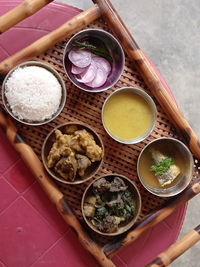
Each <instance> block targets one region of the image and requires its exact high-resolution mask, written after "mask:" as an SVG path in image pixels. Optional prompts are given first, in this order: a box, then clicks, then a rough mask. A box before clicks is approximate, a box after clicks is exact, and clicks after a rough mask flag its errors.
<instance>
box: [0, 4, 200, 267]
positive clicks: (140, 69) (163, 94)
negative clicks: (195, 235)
mask: <svg viewBox="0 0 200 267" xmlns="http://www.w3.org/2000/svg"><path fill="white" fill-rule="evenodd" d="M94 2H96V4H94V5H93V6H92V7H91V8H90V9H88V10H86V11H84V12H82V13H80V15H77V16H76V17H74V18H73V19H71V20H70V21H68V22H67V23H65V24H64V25H63V26H61V27H60V28H58V29H56V30H55V31H53V32H52V33H50V34H48V35H47V36H44V37H42V38H41V39H39V40H38V41H36V42H35V43H33V44H32V45H30V46H29V47H27V48H25V49H23V50H22V51H20V52H18V53H16V54H15V55H13V56H11V57H10V58H8V59H6V60H4V61H3V62H1V63H0V74H1V77H3V76H4V75H5V74H6V72H8V71H9V70H10V69H11V68H12V67H14V66H15V65H16V64H18V63H20V62H23V61H26V60H29V59H34V60H37V61H41V62H45V63H47V64H49V65H51V66H52V67H54V68H55V69H56V70H57V71H58V72H59V73H60V74H61V76H62V77H63V79H64V81H65V83H66V87H67V93H68V95H67V101H66V105H65V108H64V110H63V112H62V113H61V114H60V116H59V117H58V118H57V119H55V120H54V121H52V122H50V123H48V124H46V125H43V126H41V127H31V126H27V125H22V124H20V123H16V125H14V123H13V121H12V120H11V118H10V117H9V116H8V115H6V114H5V112H4V111H3V110H2V111H1V112H0V125H1V126H2V127H3V129H4V130H5V132H6V135H7V137H8V139H9V140H10V142H11V143H12V145H13V146H14V147H15V149H16V150H17V151H18V152H19V153H20V154H21V157H22V158H23V160H24V161H25V163H26V164H27V166H28V167H29V168H30V169H31V170H32V172H33V173H34V175H35V177H36V179H37V180H38V181H39V183H40V184H41V186H42V188H43V189H44V191H45V192H46V193H47V195H48V196H49V198H50V200H51V201H52V202H53V203H55V205H56V206H57V209H58V211H59V212H60V214H61V215H62V216H63V218H64V219H65V221H66V222H67V223H68V224H69V225H70V226H71V227H73V228H74V229H75V231H76V233H77V235H78V238H79V240H80V242H81V243H82V245H83V246H84V247H85V248H86V249H87V250H88V251H89V252H90V253H91V254H92V255H93V256H94V257H95V258H96V260H97V261H98V262H99V264H100V265H101V266H106V267H107V266H108V267H109V266H114V264H113V263H112V261H111V260H110V259H111V257H112V256H113V255H114V254H115V253H116V252H117V251H118V250H119V249H121V248H122V247H124V246H126V245H127V244H129V243H131V242H133V241H134V240H136V239H137V238H138V237H139V236H140V234H141V233H143V232H144V231H145V230H146V229H149V228H150V227H152V226H153V225H155V224H157V223H158V222H160V221H161V220H163V219H164V218H166V217H167V216H168V215H169V214H171V213H172V212H173V211H174V210H175V209H176V207H178V206H179V205H181V204H182V203H184V202H186V201H187V200H189V199H190V198H192V197H194V196H195V195H196V194H198V193H199V192H200V174H199V168H200V163H199V159H200V143H199V141H198V139H197V137H196V135H195V133H194V132H193V130H192V129H191V127H190V126H189V124H188V123H187V121H186V120H185V119H184V118H183V116H182V115H181V113H180V112H179V110H178V108H177V106H176V104H175V103H174V100H173V98H172V96H171V95H170V94H169V92H168V91H167V90H166V85H165V83H164V82H163V81H161V80H160V78H159V75H158V74H157V73H156V71H155V69H154V68H153V67H152V64H151V63H150V61H149V60H148V59H147V57H146V56H145V55H144V53H143V52H142V51H141V50H140V49H139V47H138V45H137V44H136V42H135V41H134V39H133V38H132V36H131V35H130V33H129V32H128V30H127V29H126V27H125V25H124V24H123V22H122V21H121V19H120V18H119V16H118V14H117V12H116V11H115V10H114V8H113V7H112V5H111V3H110V2H109V1H108V0H105V1H100V0H96V1H94ZM24 3H26V5H32V3H31V1H24ZM38 3H40V5H39V6H37V5H38ZM45 4H47V2H45V1H42V0H37V1H35V9H33V10H35V11H34V12H36V11H37V10H39V9H40V8H41V7H43V6H44V5H45ZM12 12H14V13H15V14H16V15H17V16H15V20H12V19H11V17H10V16H8V15H5V18H4V24H5V21H9V23H6V25H7V26H6V27H5V25H4V27H1V25H2V24H1V18H0V31H1V32H4V31H5V30H7V29H8V28H10V27H12V26H13V25H14V24H15V23H17V22H19V21H20V20H22V19H23V18H24V16H25V15H24V16H22V15H21V14H23V12H24V10H23V9H22V10H20V11H17V12H16V11H12ZM34 12H33V13H34ZM30 15H31V14H30ZM6 16H7V17H6ZM26 16H27V14H26ZM11 21H12V23H11ZM86 27H89V28H103V29H104V30H107V31H110V32H111V33H113V34H114V35H116V37H117V38H118V40H119V41H120V42H121V44H122V46H123V48H124V50H125V51H126V66H125V68H124V72H123V74H122V76H121V78H120V80H119V81H118V83H117V84H116V85H115V86H114V87H113V88H111V89H109V90H107V91H105V92H102V93H98V94H91V93H87V92H83V91H81V90H79V89H78V88H76V87H75V86H74V85H73V84H72V83H71V82H70V81H69V80H68V79H67V76H66V75H65V73H64V69H63V64H62V57H63V49H64V46H65V44H66V42H67V39H68V38H69V37H70V36H71V35H72V34H74V33H75V32H77V31H79V30H80V29H82V28H86ZM111 29H113V32H112V31H111ZM49 47H51V48H50V49H48V48H49ZM47 49H48V50H47ZM124 86H133V87H137V88H140V89H142V90H145V91H146V92H147V93H149V94H151V95H152V97H153V98H154V101H155V103H156V105H157V109H158V118H157V123H156V127H155V130H154V131H153V133H152V134H151V135H150V136H149V137H148V138H147V139H146V140H144V141H143V142H140V143H138V144H136V145H123V144H119V143H117V142H115V141H113V140H112V139H111V138H110V137H109V136H108V135H107V134H106V132H105V131H104V129H103V126H102V123H101V108H102V105H103V102H104V100H105V99H106V97H107V96H108V95H109V94H110V93H111V92H112V91H114V90H115V89H117V88H119V87H124ZM0 103H1V104H2V100H0ZM67 121H76V122H84V123H86V124H88V125H90V126H92V127H93V128H94V129H95V130H96V131H97V133H98V134H100V135H101V137H102V140H103V142H104V145H105V159H104V163H103V165H102V168H101V170H100V171H99V172H98V173H97V175H96V176H95V177H94V179H95V178H97V177H99V176H101V175H104V174H108V173H112V172H115V173H119V174H123V175H125V176H127V177H128V178H130V179H131V180H134V181H135V183H136V184H137V186H138V189H139V190H140V193H141V196H142V202H143V207H142V211H141V214H140V217H139V219H138V221H137V224H136V226H134V228H133V229H131V230H129V232H127V233H125V234H122V235H120V236H118V237H115V238H113V237H112V238H111V237H109V238H108V237H102V236H100V235H98V234H95V233H94V232H92V231H91V230H90V229H89V228H87V227H86V225H84V222H83V218H82V215H81V206H80V203H81V197H82V194H83V192H84V189H85V188H86V186H87V185H88V183H87V182H86V183H84V184H81V185H75V186H69V185H63V184H61V183H59V182H57V183H55V181H53V180H52V179H51V178H50V177H49V176H48V174H47V173H46V172H45V171H44V168H43V166H42V163H41V161H40V160H41V156H40V154H41V146H42V143H43V141H44V138H45V137H46V135H47V134H48V133H49V131H50V130H52V129H53V128H54V127H55V126H57V125H59V124H62V123H64V122H67ZM22 136H23V138H22ZM159 137H175V138H178V139H180V140H182V141H185V143H186V144H187V145H188V146H189V148H190V149H191V151H192V152H193V154H194V155H195V166H194V167H195V170H194V176H193V180H192V183H191V184H190V186H189V187H188V188H187V189H186V190H185V191H184V192H183V193H181V194H180V195H178V196H177V197H174V198H171V199H170V200H169V199H164V198H159V197H156V196H153V195H152V194H150V193H149V192H147V191H146V190H145V189H144V188H143V186H142V185H141V184H140V182H139V180H138V178H137V174H136V163H137V157H138V155H139V153H140V151H141V150H142V148H143V147H144V146H145V145H146V144H147V143H149V142H150V141H152V140H154V139H156V138H159ZM72 210H73V212H72ZM91 236H92V238H91ZM179 254H180V253H176V255H179ZM160 258H162V257H160ZM172 258H173V257H172ZM163 261H164V260H163ZM155 263H156V264H157V265H155V266H164V265H161V264H162V261H161V262H160V263H159V262H158V261H156V262H155ZM159 264H160V265H159ZM152 266H153V265H152Z"/></svg>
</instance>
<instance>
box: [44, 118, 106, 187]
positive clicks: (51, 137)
mask: <svg viewBox="0 0 200 267" xmlns="http://www.w3.org/2000/svg"><path fill="white" fill-rule="evenodd" d="M70 125H76V126H78V129H85V130H87V131H88V132H89V133H90V134H91V135H92V136H93V137H94V140H95V142H96V144H97V145H99V146H100V147H101V148H102V151H103V156H104V145H103V142H102V140H101V137H100V136H99V135H98V134H97V133H96V132H95V130H94V129H92V128H91V127H89V126H88V125H86V124H84V123H76V122H69V123H65V124H62V125H59V126H57V127H55V128H54V129H53V130H52V131H51V132H50V133H49V134H48V135H47V137H46V138H45V140H44V143H43V146H42V152H41V156H42V162H43V164H44V167H45V169H46V171H47V172H48V173H49V174H50V175H51V177H53V178H54V179H55V180H57V181H59V182H62V183H64V184H81V183H84V182H86V181H88V180H89V179H91V178H92V177H93V176H94V175H95V174H96V173H97V172H98V171H99V169H100V168H101V165H102V163H103V156H102V159H101V161H96V162H92V165H91V166H89V167H88V168H87V169H86V172H85V175H84V176H83V177H82V178H80V177H79V178H78V179H75V181H73V182H72V181H67V180H64V178H62V176H60V175H59V174H57V173H56V172H55V171H54V170H53V169H50V168H48V166H47V156H48V154H49V151H50V149H51V148H52V145H53V143H54V142H55V130H57V129H58V130H60V131H61V132H64V129H65V128H66V127H67V126H70Z"/></svg>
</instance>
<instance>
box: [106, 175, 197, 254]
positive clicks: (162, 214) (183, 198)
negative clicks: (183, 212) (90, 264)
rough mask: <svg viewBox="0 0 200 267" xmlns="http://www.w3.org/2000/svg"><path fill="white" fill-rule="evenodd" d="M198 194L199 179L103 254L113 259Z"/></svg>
mask: <svg viewBox="0 0 200 267" xmlns="http://www.w3.org/2000/svg"><path fill="white" fill-rule="evenodd" d="M199 193H200V178H199V179H198V180H197V181H196V182H195V183H194V184H193V185H190V187H188V188H187V189H186V190H185V191H184V192H183V193H181V194H180V195H179V196H177V197H176V198H174V199H172V200H171V201H170V203H168V205H166V207H164V208H162V209H160V210H158V211H156V212H153V213H152V214H150V215H149V216H147V217H146V218H145V219H144V220H143V221H142V222H140V223H139V224H138V225H137V226H136V227H135V228H134V229H133V230H132V231H129V232H128V233H127V234H126V236H125V237H124V236H123V237H122V238H119V239H116V240H115V241H113V242H112V243H110V244H108V245H106V246H105V247H104V252H105V253H106V255H108V256H109V257H113V255H114V254H116V253H117V252H118V251H119V250H121V249H122V248H123V247H125V246H126V245H128V244H130V243H131V242H133V241H135V240H136V239H137V238H138V237H139V236H140V235H141V234H142V233H143V232H145V231H146V230H148V229H149V228H151V227H153V226H155V225H156V224H158V223H159V222H161V221H162V220H164V219H165V218H167V216H169V215H170V214H172V213H173V212H174V211H175V210H176V209H177V208H178V207H179V206H180V205H182V204H184V203H186V202H187V201H188V200H190V199H191V198H193V197H195V196H196V195H197V194H199Z"/></svg>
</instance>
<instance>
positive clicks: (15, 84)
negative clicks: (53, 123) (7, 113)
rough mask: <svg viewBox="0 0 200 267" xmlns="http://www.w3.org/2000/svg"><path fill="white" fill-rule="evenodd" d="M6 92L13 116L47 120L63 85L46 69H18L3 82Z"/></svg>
mask: <svg viewBox="0 0 200 267" xmlns="http://www.w3.org/2000/svg"><path fill="white" fill-rule="evenodd" d="M5 95H6V98H7V101H8V104H9V106H10V108H11V110H12V113H13V115H15V116H16V117H17V118H19V119H21V120H26V121H29V122H33V121H34V122H41V121H44V120H46V119H50V118H51V117H52V116H53V115H54V113H55V112H56V111H57V110H58V108H59V105H60V101H61V95H62V88H61V85H60V83H59V82H58V80H57V78H56V77H55V76H54V75H53V74H52V73H51V72H50V71H48V70H46V69H45V68H41V67H37V66H28V67H20V68H17V69H16V70H15V71H14V72H13V73H12V74H11V76H10V77H9V79H8V80H7V81H6V84H5Z"/></svg>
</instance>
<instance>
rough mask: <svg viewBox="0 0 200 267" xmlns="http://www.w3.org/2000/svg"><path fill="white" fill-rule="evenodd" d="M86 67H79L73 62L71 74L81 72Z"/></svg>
mask: <svg viewBox="0 0 200 267" xmlns="http://www.w3.org/2000/svg"><path fill="white" fill-rule="evenodd" d="M86 68H87V67H86ZM86 68H79V67H77V66H75V65H74V64H72V67H71V72H72V73H73V74H80V73H83V72H84V71H85V70H86Z"/></svg>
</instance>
